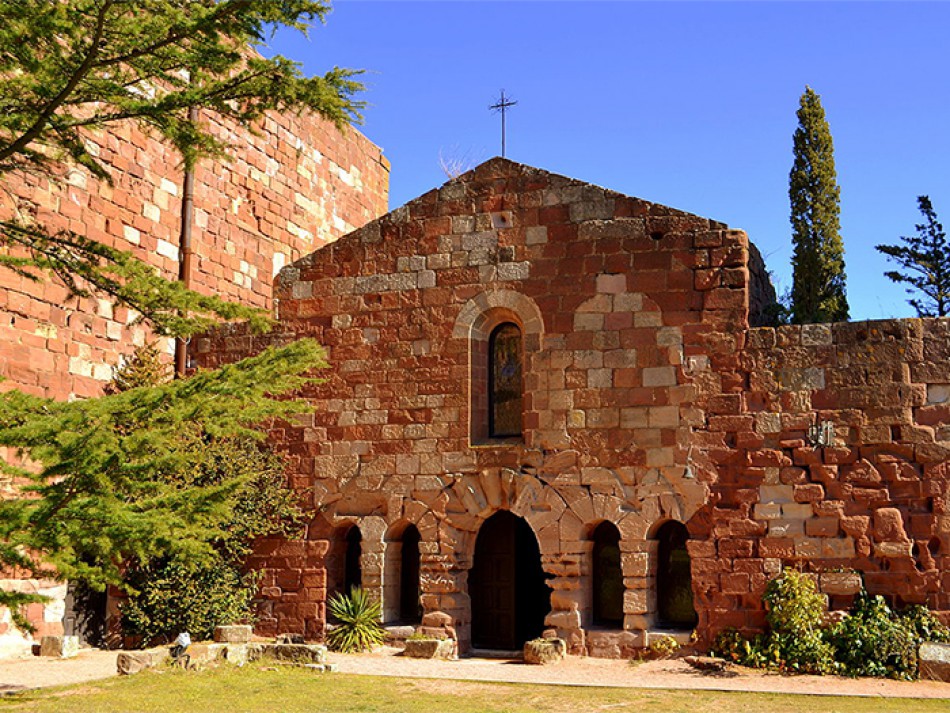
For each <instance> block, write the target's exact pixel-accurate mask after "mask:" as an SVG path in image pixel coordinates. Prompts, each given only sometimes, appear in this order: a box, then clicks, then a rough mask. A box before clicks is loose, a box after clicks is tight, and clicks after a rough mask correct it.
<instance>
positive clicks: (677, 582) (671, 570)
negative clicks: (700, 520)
mask: <svg viewBox="0 0 950 713" xmlns="http://www.w3.org/2000/svg"><path fill="white" fill-rule="evenodd" d="M656 539H657V540H659V548H658V549H659V553H658V558H657V560H658V561H657V571H656V603H657V619H658V621H657V623H658V624H659V625H660V626H663V627H667V628H670V629H692V628H693V627H695V626H696V622H697V620H698V617H697V616H696V609H695V608H694V607H693V581H692V576H691V574H690V563H689V553H688V552H687V551H686V541H687V540H688V539H689V532H687V530H686V526H685V525H683V524H682V523H680V522H675V521H670V522H667V523H665V524H664V525H663V526H662V527H661V528H660V529H659V531H658V532H657V533H656Z"/></svg>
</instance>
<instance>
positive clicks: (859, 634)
mask: <svg viewBox="0 0 950 713" xmlns="http://www.w3.org/2000/svg"><path fill="white" fill-rule="evenodd" d="M828 638H829V640H830V641H831V643H832V644H833V645H834V647H835V657H836V658H837V660H838V661H839V662H840V663H841V665H842V669H843V673H846V674H848V675H851V676H878V677H887V678H902V679H908V680H913V679H915V678H916V677H917V651H918V649H919V648H920V644H921V643H922V642H923V641H947V640H950V631H948V630H947V628H946V627H945V626H943V625H942V624H940V622H939V621H937V619H936V618H935V617H934V616H933V614H931V613H930V611H929V610H928V609H927V608H926V607H920V606H915V607H911V608H910V609H908V610H906V611H904V612H900V613H895V612H894V611H892V610H891V608H890V607H889V606H888V605H887V602H885V601H884V598H883V597H880V596H871V595H869V594H867V593H866V592H862V593H861V594H860V595H859V596H858V597H857V598H856V600H855V603H854V607H853V609H852V610H851V613H850V615H849V616H847V617H845V619H844V620H842V621H841V623H839V624H838V625H837V626H834V627H833V628H832V629H831V630H830V632H829V635H828Z"/></svg>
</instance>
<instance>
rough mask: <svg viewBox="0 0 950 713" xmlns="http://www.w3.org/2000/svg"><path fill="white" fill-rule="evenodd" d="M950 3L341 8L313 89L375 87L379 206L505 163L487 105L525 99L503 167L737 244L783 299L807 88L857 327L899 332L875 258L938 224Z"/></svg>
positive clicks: (319, 46) (368, 129)
mask: <svg viewBox="0 0 950 713" xmlns="http://www.w3.org/2000/svg"><path fill="white" fill-rule="evenodd" d="M948 32H950V4H945V3H939V2H919V3H918V2H900V3H886V2H839V3H825V2H797V3H791V2H789V3H786V2H728V3H719V2H665V3H660V2H653V3H650V2H581V1H575V2H553V1H542V0H536V1H533V2H530V1H528V2H503V1H500V0H499V1H495V2H488V1H484V2H464V1H459V2H453V1H450V0H441V1H439V2H436V1H429V2H422V1H417V2H402V1H398V0H394V1H390V2H383V1H377V2H374V1H370V0H338V2H336V4H335V6H334V10H333V12H332V14H331V15H330V16H329V18H328V21H327V24H326V26H324V27H317V28H314V29H313V31H312V32H311V35H310V38H309V39H304V38H302V37H301V36H300V35H298V34H296V33H289V32H288V33H282V34H280V35H279V36H278V37H277V38H276V39H275V40H274V42H273V43H272V47H273V48H274V49H275V50H276V51H278V52H280V53H281V54H283V55H285V56H287V57H290V58H292V59H295V60H297V61H299V62H302V63H303V65H304V70H305V71H306V72H307V73H322V72H324V71H326V69H328V68H329V67H331V66H333V65H339V66H345V67H353V68H363V69H366V70H367V74H366V75H365V77H364V81H365V83H366V84H367V91H366V93H365V95H364V96H363V98H364V99H365V100H366V101H367V102H369V105H370V106H369V107H368V108H367V109H366V111H365V123H364V124H363V126H362V127H361V130H362V131H363V132H364V133H365V134H366V135H367V136H368V137H369V138H370V139H371V140H373V141H374V142H375V143H377V144H379V145H380V146H381V147H382V148H383V149H384V151H385V154H386V156H388V158H389V159H390V161H391V162H392V177H391V194H390V196H391V197H390V207H392V208H395V207H397V206H399V205H401V204H402V203H405V202H406V201H408V200H411V199H412V198H414V197H415V196H417V195H419V194H421V193H424V192H425V191H427V190H429V189H430V188H432V187H434V186H437V185H440V184H441V183H443V182H444V181H445V180H446V178H445V175H444V174H443V173H442V170H441V168H440V165H439V157H440V153H441V154H442V155H444V156H448V157H452V156H454V157H461V158H465V159H469V160H470V161H471V162H473V163H480V162H481V161H482V160H486V159H488V158H490V157H492V156H494V155H497V154H499V153H500V137H499V134H500V124H499V117H498V116H497V114H493V113H491V112H490V111H489V110H488V106H489V105H490V104H491V103H492V102H493V100H494V99H495V98H496V97H497V96H498V93H499V90H500V89H502V88H504V89H505V90H506V92H507V93H508V94H510V95H511V96H512V97H514V99H516V100H517V101H518V105H517V106H516V107H514V109H512V111H511V112H510V114H509V120H508V157H509V158H511V159H513V160H516V161H521V162H523V163H527V164H531V165H534V166H538V167H540V168H544V169H547V170H550V171H554V172H557V173H562V174H565V175H568V176H571V177H573V178H578V179H581V180H584V181H589V182H591V183H596V184H598V185H601V186H605V187H607V188H611V189H614V190H617V191H620V192H622V193H626V194H629V195H634V196H638V197H641V198H645V199H647V200H651V201H656V202H659V203H664V204H666V205H670V206H673V207H676V208H680V209H682V210H687V211H690V212H693V213H698V214H700V215H703V216H707V217H710V218H715V219H717V220H721V221H724V222H726V223H728V224H729V225H730V226H732V227H735V228H741V229H743V230H745V231H747V232H748V233H749V236H750V238H751V239H752V241H753V242H755V243H756V245H758V246H759V248H760V249H761V251H762V253H763V254H764V255H765V258H766V263H767V264H768V267H769V268H770V269H771V270H772V272H773V273H774V280H775V282H776V285H777V287H778V288H779V290H780V291H781V290H783V289H785V288H787V287H788V286H789V285H790V283H791V269H790V266H789V261H790V258H791V245H790V238H789V235H790V229H789V223H788V171H789V168H790V167H791V162H792V153H791V145H792V139H791V137H792V132H793V131H794V129H795V126H796V123H797V120H796V117H795V111H796V109H797V108H798V99H799V97H800V95H801V93H802V91H803V90H804V87H805V85H806V84H807V85H810V86H811V87H812V88H813V89H814V90H815V91H817V92H818V93H819V94H820V95H821V97H822V102H823V104H824V107H825V111H826V113H827V116H828V120H829V123H830V125H831V131H832V134H833V136H834V140H835V157H836V161H837V168H838V181H839V184H840V186H841V224H842V236H843V239H844V243H845V250H846V255H845V260H846V263H847V273H848V297H849V300H850V303H851V316H852V319H877V318H882V317H892V316H908V315H911V314H912V310H911V308H910V307H909V306H908V305H907V304H906V296H905V294H904V291H903V288H902V287H900V286H896V285H892V284H891V283H890V282H889V281H888V280H887V279H886V278H885V277H884V276H883V272H884V271H885V270H887V269H890V268H891V266H890V265H889V264H888V263H887V261H886V260H885V258H884V256H883V255H880V254H879V253H877V252H876V251H875V250H874V245H876V244H879V243H895V242H897V241H898V238H899V236H900V235H909V234H912V233H913V232H914V225H915V223H917V222H918V221H919V220H920V214H919V212H918V211H917V207H916V197H917V196H918V195H919V194H924V193H925V194H929V195H930V197H931V199H932V201H933V203H934V206H935V208H936V210H937V213H938V215H939V216H941V217H943V218H945V219H946V220H948V221H950V186H948V182H947V171H948V167H950V133H948V125H950V121H948V119H950V81H947V78H946V74H947V69H948V61H947V60H948V57H947V55H948V53H947V50H946V49H945V47H946V43H947V37H948Z"/></svg>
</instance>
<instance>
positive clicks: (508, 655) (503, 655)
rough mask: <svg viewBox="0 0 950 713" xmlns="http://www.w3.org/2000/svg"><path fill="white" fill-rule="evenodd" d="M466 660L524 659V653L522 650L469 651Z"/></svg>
mask: <svg viewBox="0 0 950 713" xmlns="http://www.w3.org/2000/svg"><path fill="white" fill-rule="evenodd" d="M465 658H471V659H518V660H520V659H523V658H524V651H523V650H521V649H512V650H510V651H509V650H507V649H469V650H468V653H466V654H465Z"/></svg>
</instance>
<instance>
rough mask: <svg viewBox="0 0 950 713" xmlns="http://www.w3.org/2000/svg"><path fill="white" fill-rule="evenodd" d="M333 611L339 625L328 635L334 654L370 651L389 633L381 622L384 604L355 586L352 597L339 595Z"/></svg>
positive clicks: (331, 606)
mask: <svg viewBox="0 0 950 713" xmlns="http://www.w3.org/2000/svg"><path fill="white" fill-rule="evenodd" d="M329 609H330V614H331V615H332V616H333V617H334V618H335V619H336V620H337V622H339V623H338V624H336V625H335V626H334V627H333V629H331V630H330V632H329V633H328V634H327V646H329V647H330V649H332V650H333V651H340V652H343V653H351V652H354V651H370V650H372V648H373V647H374V646H379V645H380V644H382V643H383V641H385V640H386V630H385V629H384V628H383V626H382V624H380V623H379V619H380V616H381V615H382V608H381V606H380V603H379V601H377V600H376V599H374V598H372V597H371V596H370V595H369V594H368V593H366V592H365V591H364V590H363V589H361V588H359V587H354V588H353V589H351V590H350V593H349V594H337V595H335V596H334V597H333V598H332V599H330V605H329Z"/></svg>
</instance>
